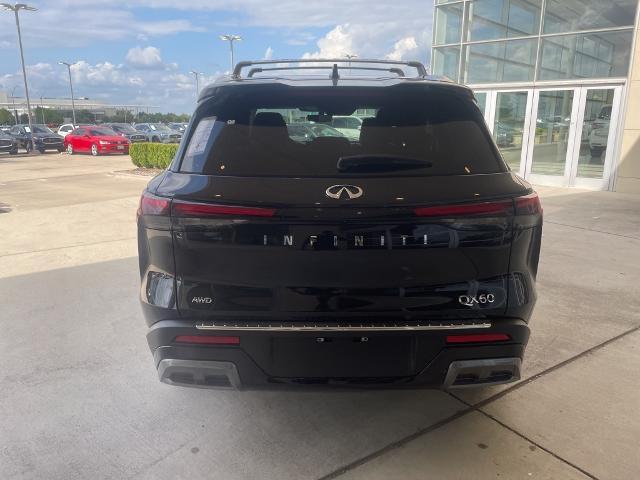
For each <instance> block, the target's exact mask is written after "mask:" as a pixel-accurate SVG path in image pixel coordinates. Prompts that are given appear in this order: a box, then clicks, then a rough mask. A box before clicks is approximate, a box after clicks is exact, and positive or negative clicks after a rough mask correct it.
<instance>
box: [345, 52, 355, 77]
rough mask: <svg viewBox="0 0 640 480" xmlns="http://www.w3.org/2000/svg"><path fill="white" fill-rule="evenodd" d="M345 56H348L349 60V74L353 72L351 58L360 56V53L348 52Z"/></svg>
mask: <svg viewBox="0 0 640 480" xmlns="http://www.w3.org/2000/svg"><path fill="white" fill-rule="evenodd" d="M345 57H347V60H349V74H351V60H353V59H354V58H358V55H357V54H355V53H347V54H346V55H345Z"/></svg>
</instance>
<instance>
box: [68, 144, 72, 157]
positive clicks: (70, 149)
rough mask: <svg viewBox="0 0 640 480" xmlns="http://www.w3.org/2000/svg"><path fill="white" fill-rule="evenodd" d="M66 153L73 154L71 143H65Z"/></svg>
mask: <svg viewBox="0 0 640 480" xmlns="http://www.w3.org/2000/svg"><path fill="white" fill-rule="evenodd" d="M67 153H68V154H69V155H73V145H71V144H70V143H69V144H68V145H67Z"/></svg>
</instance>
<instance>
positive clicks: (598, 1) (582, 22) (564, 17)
mask: <svg viewBox="0 0 640 480" xmlns="http://www.w3.org/2000/svg"><path fill="white" fill-rule="evenodd" d="M637 3H638V1H637V0H604V1H603V0H547V6H546V8H545V14H544V33H562V32H572V31H576V30H591V29H596V28H609V27H625V26H633V21H634V19H635V15H636V5H637Z"/></svg>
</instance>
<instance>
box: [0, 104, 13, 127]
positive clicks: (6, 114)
mask: <svg viewBox="0 0 640 480" xmlns="http://www.w3.org/2000/svg"><path fill="white" fill-rule="evenodd" d="M14 123H15V117H14V116H13V113H11V112H10V111H9V110H7V109H6V108H0V125H12V124H14Z"/></svg>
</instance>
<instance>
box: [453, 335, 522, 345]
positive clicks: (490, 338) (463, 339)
mask: <svg viewBox="0 0 640 480" xmlns="http://www.w3.org/2000/svg"><path fill="white" fill-rule="evenodd" d="M507 340H511V337H510V336H509V335H507V334H506V333H478V334H475V335H447V343H482V342H506V341H507Z"/></svg>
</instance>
